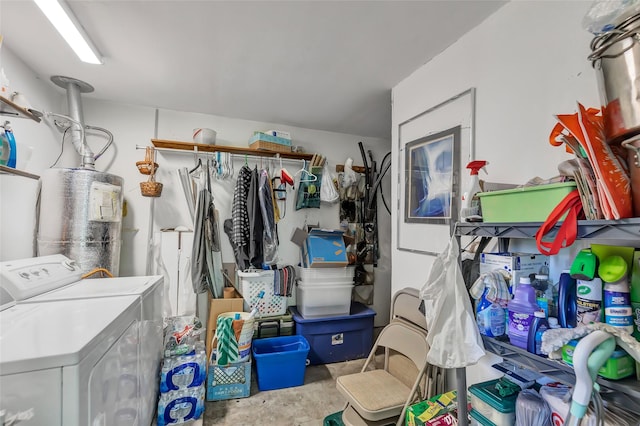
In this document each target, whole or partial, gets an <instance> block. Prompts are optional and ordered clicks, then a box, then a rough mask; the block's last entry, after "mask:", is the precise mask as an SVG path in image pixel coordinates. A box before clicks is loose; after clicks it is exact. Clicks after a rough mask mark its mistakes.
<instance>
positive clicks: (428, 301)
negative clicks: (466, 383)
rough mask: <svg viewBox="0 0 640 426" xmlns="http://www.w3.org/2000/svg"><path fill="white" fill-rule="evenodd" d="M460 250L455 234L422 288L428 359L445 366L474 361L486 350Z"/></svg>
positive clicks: (455, 366)
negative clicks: (465, 276)
mask: <svg viewBox="0 0 640 426" xmlns="http://www.w3.org/2000/svg"><path fill="white" fill-rule="evenodd" d="M459 251H460V250H459V248H458V242H457V240H456V238H455V237H452V238H451V241H450V242H449V244H448V245H447V247H446V248H445V249H444V251H443V252H442V253H440V254H439V255H438V257H436V260H435V261H434V262H433V266H432V267H431V272H430V273H429V278H428V279H427V282H426V283H425V284H424V286H423V287H422V290H420V297H421V298H422V299H423V300H424V307H425V317H426V320H427V327H428V329H429V334H428V335H427V343H429V347H430V349H429V353H428V354H427V361H429V363H431V364H432V365H435V366H438V367H444V368H462V367H466V366H468V365H473V364H475V363H477V362H478V360H479V359H480V358H481V357H482V356H484V354H485V352H484V345H483V344H482V338H481V337H480V332H479V331H478V327H477V326H476V322H475V319H474V316H473V310H472V309H471V302H469V296H468V295H467V288H466V286H465V284H464V279H463V278H462V271H461V270H460V265H459V263H458V256H459Z"/></svg>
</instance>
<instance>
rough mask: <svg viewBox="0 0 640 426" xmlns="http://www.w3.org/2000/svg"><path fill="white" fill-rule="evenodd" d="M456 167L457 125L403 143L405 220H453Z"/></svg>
mask: <svg viewBox="0 0 640 426" xmlns="http://www.w3.org/2000/svg"><path fill="white" fill-rule="evenodd" d="M459 168H460V126H456V127H453V128H451V129H448V130H445V131H442V132H439V133H436V134H432V135H429V136H426V137H424V138H420V139H417V140H414V141H412V142H409V143H407V144H406V145H405V170H406V177H405V185H406V186H405V189H406V190H405V209H404V221H405V222H406V223H412V222H415V223H441V224H446V223H449V222H450V221H451V220H456V219H457V215H458V201H457V196H456V188H457V187H458V179H459V175H460V173H459Z"/></svg>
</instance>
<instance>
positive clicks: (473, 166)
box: [460, 160, 489, 222]
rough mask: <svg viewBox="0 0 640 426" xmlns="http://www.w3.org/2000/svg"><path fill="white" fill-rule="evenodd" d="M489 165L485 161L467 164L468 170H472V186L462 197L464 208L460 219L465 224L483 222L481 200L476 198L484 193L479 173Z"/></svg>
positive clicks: (461, 210)
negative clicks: (478, 194) (479, 193)
mask: <svg viewBox="0 0 640 426" xmlns="http://www.w3.org/2000/svg"><path fill="white" fill-rule="evenodd" d="M487 164H489V163H488V162H487V161H484V160H475V161H471V162H470V163H469V164H467V169H470V170H471V185H470V187H469V189H468V190H467V191H466V192H465V193H464V195H463V196H462V208H461V209H460V218H461V219H462V221H463V222H479V221H481V220H482V215H481V214H480V200H479V199H478V197H477V196H476V194H477V193H478V192H482V188H480V179H479V177H478V172H479V171H480V169H484V171H485V173H486V171H487V170H486V169H485V166H486V165H487Z"/></svg>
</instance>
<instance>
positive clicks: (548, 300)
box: [531, 274, 557, 317]
mask: <svg viewBox="0 0 640 426" xmlns="http://www.w3.org/2000/svg"><path fill="white" fill-rule="evenodd" d="M531 285H532V286H533V288H534V289H535V290H536V301H537V302H538V306H540V309H542V310H543V311H544V313H545V315H546V316H547V317H549V316H551V315H552V312H553V313H555V312H557V309H556V308H555V306H554V295H553V284H551V282H550V281H549V275H546V274H536V276H535V279H534V280H533V282H532V283H531Z"/></svg>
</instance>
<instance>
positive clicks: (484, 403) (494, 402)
mask: <svg viewBox="0 0 640 426" xmlns="http://www.w3.org/2000/svg"><path fill="white" fill-rule="evenodd" d="M499 381H500V379H496V380H490V381H488V382H483V383H476V384H475V385H471V386H469V399H470V402H471V407H473V409H474V410H475V411H476V412H478V413H479V414H481V415H482V416H484V417H485V418H486V419H487V420H489V421H490V422H491V423H492V424H495V425H499V426H502V425H512V424H514V422H515V419H516V400H517V399H518V394H514V395H509V396H505V397H502V396H500V393H499V392H498V391H497V390H496V384H497V383H498V382H499Z"/></svg>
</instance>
